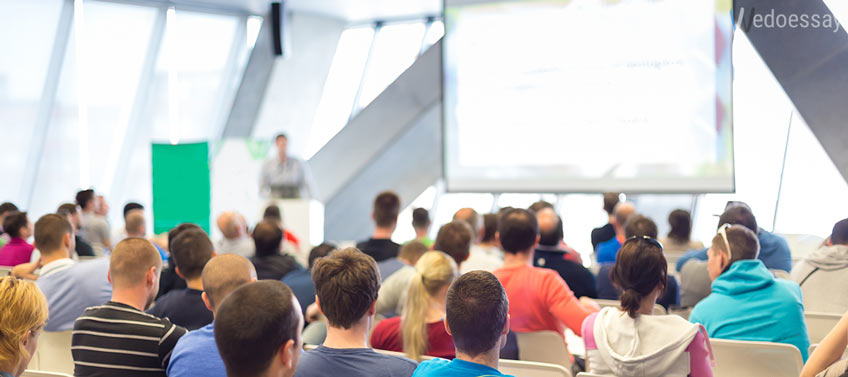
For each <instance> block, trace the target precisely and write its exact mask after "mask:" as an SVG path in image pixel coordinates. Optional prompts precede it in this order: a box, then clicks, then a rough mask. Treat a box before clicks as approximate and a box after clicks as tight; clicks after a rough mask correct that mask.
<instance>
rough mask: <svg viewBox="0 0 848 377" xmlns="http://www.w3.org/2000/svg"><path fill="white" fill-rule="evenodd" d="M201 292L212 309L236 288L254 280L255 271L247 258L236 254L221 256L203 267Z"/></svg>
mask: <svg viewBox="0 0 848 377" xmlns="http://www.w3.org/2000/svg"><path fill="white" fill-rule="evenodd" d="M201 276H202V279H203V291H204V292H206V298H207V299H208V300H209V304H210V305H211V306H212V307H213V308H214V307H217V306H218V304H219V303H221V302H222V301H224V298H226V297H227V296H228V295H229V294H230V293H232V292H233V291H235V290H236V289H237V288H239V287H241V286H242V285H245V284H247V283H250V282H251V281H252V280H254V279H256V269H255V268H254V267H253V263H250V260H248V259H247V258H245V257H243V256H241V255H238V254H222V255H218V256H216V257H214V258H212V259H210V260H209V262H207V263H206V266H205V267H203V274H202V275H201Z"/></svg>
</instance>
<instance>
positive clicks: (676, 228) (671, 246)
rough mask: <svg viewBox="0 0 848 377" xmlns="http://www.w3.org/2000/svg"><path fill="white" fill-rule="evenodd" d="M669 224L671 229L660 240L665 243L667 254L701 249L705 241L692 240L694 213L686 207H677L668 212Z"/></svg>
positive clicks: (664, 250) (674, 254)
mask: <svg viewBox="0 0 848 377" xmlns="http://www.w3.org/2000/svg"><path fill="white" fill-rule="evenodd" d="M668 225H669V226H670V227H671V230H669V231H668V235H667V237H665V238H661V239H660V240H659V241H660V243H662V245H663V252H664V253H665V255H672V256H675V257H677V256H681V255H682V254H683V253H685V252H687V251H689V250H701V249H703V248H704V243H703V242H701V241H692V215H691V214H690V213H689V211H687V210H685V209H676V210H674V211H671V213H669V214H668Z"/></svg>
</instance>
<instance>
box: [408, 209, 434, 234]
mask: <svg viewBox="0 0 848 377" xmlns="http://www.w3.org/2000/svg"><path fill="white" fill-rule="evenodd" d="M428 226H430V212H429V211H427V209H425V208H416V209H414V210H412V227H413V228H416V229H418V228H426V227H428Z"/></svg>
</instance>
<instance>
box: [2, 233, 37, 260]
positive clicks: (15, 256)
mask: <svg viewBox="0 0 848 377" xmlns="http://www.w3.org/2000/svg"><path fill="white" fill-rule="evenodd" d="M33 249H34V248H33V247H32V245H30V244H28V243H27V242H26V241H25V240H24V239H22V238H17V237H15V238H12V239H11V240H9V243H7V244H6V245H4V246H3V248H2V249H0V266H13V267H14V266H17V265H19V264H21V263H29V259H30V257H32V250H33Z"/></svg>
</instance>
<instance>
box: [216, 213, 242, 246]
mask: <svg viewBox="0 0 848 377" xmlns="http://www.w3.org/2000/svg"><path fill="white" fill-rule="evenodd" d="M215 223H216V224H217V225H218V229H219V230H220V231H221V234H223V235H224V238H227V239H231V240H232V239H236V238H240V237H242V236H244V234H245V224H244V221H243V220H242V217H241V216H239V214H238V213H235V212H233V211H227V212H224V213H222V214H220V215H218V219H217V221H216V222H215Z"/></svg>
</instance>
